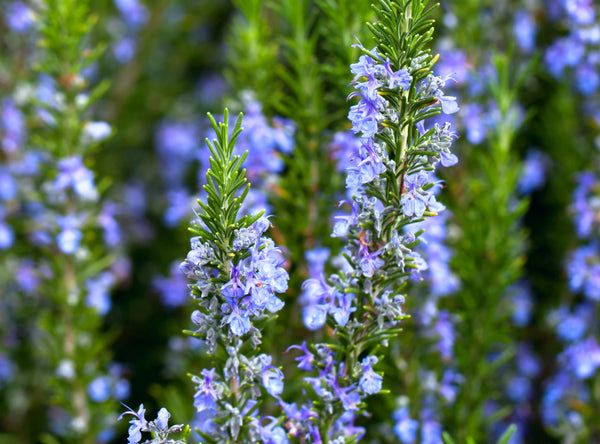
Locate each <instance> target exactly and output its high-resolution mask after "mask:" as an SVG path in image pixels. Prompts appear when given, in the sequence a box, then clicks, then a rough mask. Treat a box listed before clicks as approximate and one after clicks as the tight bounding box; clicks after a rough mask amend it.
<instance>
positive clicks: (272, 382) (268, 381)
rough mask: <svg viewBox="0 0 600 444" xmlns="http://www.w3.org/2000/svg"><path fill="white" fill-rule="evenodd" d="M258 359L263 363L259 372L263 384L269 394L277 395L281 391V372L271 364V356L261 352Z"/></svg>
mask: <svg viewBox="0 0 600 444" xmlns="http://www.w3.org/2000/svg"><path fill="white" fill-rule="evenodd" d="M260 360H261V362H262V364H263V369H262V372H261V377H262V383H263V386H264V387H265V389H266V390H267V392H268V393H269V394H270V395H271V396H274V397H278V396H279V395H281V393H283V372H282V371H281V370H279V369H278V368H277V367H273V366H272V365H271V360H272V358H271V356H268V355H265V354H263V355H261V356H260Z"/></svg>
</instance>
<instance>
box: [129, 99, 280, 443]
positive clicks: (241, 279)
mask: <svg viewBox="0 0 600 444" xmlns="http://www.w3.org/2000/svg"><path fill="white" fill-rule="evenodd" d="M228 114H229V113H228V111H227V110H225V115H224V122H223V123H220V124H218V125H217V123H216V121H215V120H214V118H213V117H212V116H211V115H210V114H209V118H210V120H211V123H212V125H213V130H214V132H215V135H216V138H215V139H213V141H212V142H211V141H209V140H208V139H207V144H208V147H209V149H210V152H211V154H212V156H211V158H210V169H209V170H208V171H207V173H206V181H207V183H206V184H205V185H204V186H203V188H204V191H205V192H206V201H205V202H203V201H201V200H199V201H198V203H199V205H200V207H201V211H200V213H199V214H198V217H197V219H195V220H194V221H193V222H192V226H191V227H190V231H191V232H192V233H194V234H195V236H194V237H193V238H192V239H191V247H192V248H191V250H190V252H189V253H188V255H187V258H186V260H185V261H184V262H182V264H181V267H180V268H181V270H182V272H183V273H184V274H185V275H186V276H187V277H188V278H189V279H190V280H191V281H192V284H190V289H191V296H192V297H193V298H194V299H195V300H196V301H197V303H198V309H197V310H196V311H194V312H193V313H192V317H191V318H192V322H193V323H194V324H196V325H197V326H198V328H197V329H196V330H195V331H188V332H187V333H188V334H190V335H193V336H194V337H196V338H199V339H202V340H203V341H205V343H206V347H207V354H208V357H209V358H210V360H211V361H212V368H210V369H207V368H205V369H203V370H202V371H201V372H200V374H198V375H190V376H191V378H192V382H193V383H194V384H195V385H196V394H195V395H194V407H195V408H196V411H197V412H198V413H200V414H201V415H202V418H203V423H202V425H201V427H200V429H199V431H200V434H201V436H202V437H203V438H204V439H205V441H206V442H209V443H226V442H257V441H259V440H264V441H268V439H270V438H269V437H272V436H279V435H282V434H283V436H285V433H284V432H283V429H282V428H281V427H278V426H277V420H276V419H274V418H271V417H268V418H262V417H261V416H260V414H259V411H258V407H259V402H260V400H261V399H260V398H261V397H262V395H263V392H266V393H268V394H269V395H271V396H273V397H276V398H277V397H278V396H279V395H280V394H281V393H282V391H283V373H282V372H281V370H279V369H278V368H277V367H275V366H273V365H272V362H271V361H272V358H271V356H268V355H266V354H264V353H263V354H259V353H258V352H257V349H258V346H259V345H260V343H261V329H262V326H263V325H264V323H265V322H266V321H267V320H273V319H275V318H276V317H274V316H272V314H274V313H277V312H278V311H279V310H281V308H283V305H284V303H283V301H282V300H281V299H279V297H277V294H278V293H283V292H285V291H286V289H287V281H288V274H287V271H286V270H285V269H284V268H283V267H282V265H283V262H284V261H283V258H282V256H281V250H280V249H279V248H277V247H276V246H275V244H274V243H273V241H272V240H271V239H269V238H268V237H265V236H263V234H264V233H265V231H266V230H267V229H268V228H269V226H270V222H269V220H268V219H267V217H265V216H263V213H264V211H261V212H259V213H257V214H254V215H243V216H239V213H240V209H241V208H242V205H243V203H244V199H245V198H246V196H247V195H248V192H249V190H250V184H249V183H247V179H246V177H245V176H246V170H245V169H242V164H243V162H244V160H245V158H246V156H247V154H248V153H247V151H246V152H244V153H243V154H242V155H241V156H240V155H234V154H233V153H234V145H235V142H236V140H237V138H238V136H239V134H240V132H241V130H242V128H241V124H242V120H241V115H240V118H239V119H238V120H237V122H236V125H235V127H234V129H233V131H232V132H231V135H230V133H229V128H228V117H229V116H228ZM261 387H262V388H263V389H262V390H261ZM140 409H142V410H143V407H140ZM130 414H132V415H133V416H134V419H133V420H132V422H131V423H132V427H131V428H130V432H129V433H130V442H139V439H141V437H138V435H137V432H138V429H137V424H138V423H137V422H136V421H139V420H140V419H139V417H140V416H141V417H143V412H142V413H139V412H138V413H135V412H133V411H132V412H130ZM263 419H266V420H267V423H265V422H264V421H263ZM179 430H181V428H179V429H177V430H175V431H179ZM142 431H150V430H149V428H148V427H146V428H145V429H144V430H142ZM132 436H133V438H132ZM131 439H137V441H135V440H134V441H131Z"/></svg>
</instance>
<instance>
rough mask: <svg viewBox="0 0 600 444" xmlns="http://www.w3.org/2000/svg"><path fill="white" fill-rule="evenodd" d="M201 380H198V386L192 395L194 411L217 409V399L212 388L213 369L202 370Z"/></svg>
mask: <svg viewBox="0 0 600 444" xmlns="http://www.w3.org/2000/svg"><path fill="white" fill-rule="evenodd" d="M202 376H203V378H202V379H199V380H198V382H199V385H198V387H197V389H196V393H195V394H194V407H196V411H198V412H202V411H204V410H211V411H214V410H216V408H217V400H218V399H219V397H218V395H217V392H216V391H215V387H214V377H215V369H214V368H212V369H210V370H207V369H203V370H202Z"/></svg>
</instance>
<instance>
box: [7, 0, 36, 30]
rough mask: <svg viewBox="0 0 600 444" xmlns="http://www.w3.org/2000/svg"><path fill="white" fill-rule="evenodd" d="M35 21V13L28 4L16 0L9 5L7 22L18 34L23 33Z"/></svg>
mask: <svg viewBox="0 0 600 444" xmlns="http://www.w3.org/2000/svg"><path fill="white" fill-rule="evenodd" d="M34 23H35V15H34V13H33V11H32V10H31V9H29V8H28V7H27V5H26V4H25V3H23V2H21V1H16V2H13V3H11V4H10V5H9V6H8V10H7V11H6V24H7V26H8V27H9V28H10V29H11V30H12V31H13V32H15V33H16V34H23V33H25V32H27V31H28V30H29V28H31V27H32V26H33V24H34Z"/></svg>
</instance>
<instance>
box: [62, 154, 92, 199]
mask: <svg viewBox="0 0 600 444" xmlns="http://www.w3.org/2000/svg"><path fill="white" fill-rule="evenodd" d="M53 188H54V190H55V191H56V192H62V191H64V190H66V189H67V188H71V189H73V191H75V193H76V194H77V195H78V196H80V197H81V198H83V199H85V200H90V201H94V200H96V199H97V198H98V192H97V191H96V186H95V185H94V173H92V172H91V171H90V170H88V169H87V168H86V167H85V166H84V165H83V161H82V160H81V156H72V157H67V158H65V159H61V160H60V161H59V162H58V174H57V175H56V179H55V180H54V184H53Z"/></svg>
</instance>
